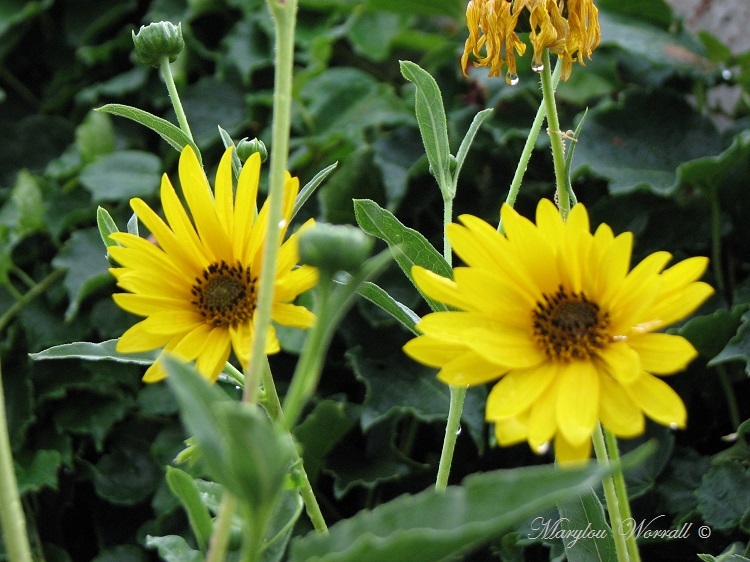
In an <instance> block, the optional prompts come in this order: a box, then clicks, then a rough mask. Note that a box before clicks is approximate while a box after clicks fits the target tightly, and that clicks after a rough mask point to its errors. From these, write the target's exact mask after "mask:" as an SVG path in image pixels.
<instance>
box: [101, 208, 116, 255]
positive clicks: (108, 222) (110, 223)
mask: <svg viewBox="0 0 750 562" xmlns="http://www.w3.org/2000/svg"><path fill="white" fill-rule="evenodd" d="M96 225H97V227H99V236H101V237H102V242H104V246H105V247H107V248H109V247H110V246H118V245H119V244H117V242H115V241H114V240H112V239H110V237H109V235H110V234H113V233H115V232H119V229H118V228H117V224H116V223H115V221H114V219H113V218H112V215H110V214H109V211H107V209H105V208H104V207H97V208H96Z"/></svg>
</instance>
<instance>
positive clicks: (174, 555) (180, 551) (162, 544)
mask: <svg viewBox="0 0 750 562" xmlns="http://www.w3.org/2000/svg"><path fill="white" fill-rule="evenodd" d="M146 546H147V547H148V548H152V549H155V550H156V551H157V552H158V553H159V556H160V557H161V558H162V559H163V560H164V562H203V555H202V554H201V553H200V552H198V551H197V550H193V549H192V548H190V545H188V543H187V542H186V541H185V539H183V538H182V537H180V536H177V535H167V536H166V537H152V536H151V535H148V536H147V537H146Z"/></svg>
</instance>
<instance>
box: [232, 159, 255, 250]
mask: <svg viewBox="0 0 750 562" xmlns="http://www.w3.org/2000/svg"><path fill="white" fill-rule="evenodd" d="M259 181H260V154H258V153H257V152H256V153H254V154H252V155H251V156H250V158H248V159H247V160H246V161H245V165H244V166H242V171H241V172H240V177H239V179H238V180H237V194H236V196H235V201H234V225H235V229H236V233H235V235H234V236H233V237H232V244H233V249H234V255H235V256H237V257H239V258H240V259H243V257H244V256H246V255H247V244H248V241H249V238H250V232H251V230H252V228H251V227H252V226H253V223H254V222H255V214H256V213H257V207H256V200H257V197H258V183H259ZM243 263H247V262H243Z"/></svg>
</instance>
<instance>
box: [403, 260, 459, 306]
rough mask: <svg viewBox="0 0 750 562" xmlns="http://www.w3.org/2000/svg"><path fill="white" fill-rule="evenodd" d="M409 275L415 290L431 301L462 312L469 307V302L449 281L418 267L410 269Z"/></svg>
mask: <svg viewBox="0 0 750 562" xmlns="http://www.w3.org/2000/svg"><path fill="white" fill-rule="evenodd" d="M411 275H412V278H413V279H414V283H415V284H416V285H417V288H419V290H420V291H422V292H423V293H424V294H425V295H427V296H428V297H430V298H431V299H435V300H436V301H439V302H442V303H444V304H447V305H448V306H452V307H455V308H460V309H464V310H466V309H468V308H469V307H471V302H470V301H467V300H466V298H465V297H464V296H463V295H462V294H461V293H460V292H459V290H458V286H457V285H456V283H455V282H454V281H452V280H451V279H446V278H445V277H442V276H441V275H438V274H437V273H433V272H432V271H430V270H428V269H425V268H423V267H419V266H418V265H415V266H414V267H412V268H411Z"/></svg>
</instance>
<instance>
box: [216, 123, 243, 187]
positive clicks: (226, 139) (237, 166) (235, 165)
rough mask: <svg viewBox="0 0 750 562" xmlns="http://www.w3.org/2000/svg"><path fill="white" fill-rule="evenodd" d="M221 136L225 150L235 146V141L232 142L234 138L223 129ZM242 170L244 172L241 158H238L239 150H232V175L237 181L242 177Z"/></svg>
mask: <svg viewBox="0 0 750 562" xmlns="http://www.w3.org/2000/svg"><path fill="white" fill-rule="evenodd" d="M219 136H220V137H221V142H222V143H223V144H224V148H229V147H230V146H235V144H234V141H233V140H232V137H230V136H229V133H227V132H226V131H225V130H224V129H222V128H221V127H219ZM241 170H242V162H240V157H239V156H237V150H232V173H234V179H235V180H236V179H237V178H239V177H240V171H241Z"/></svg>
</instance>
